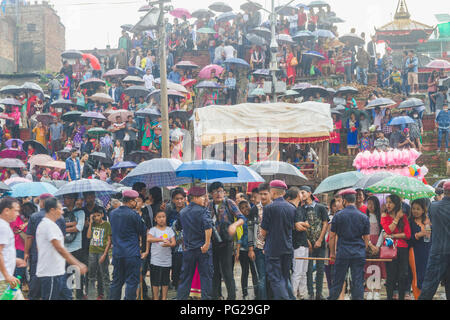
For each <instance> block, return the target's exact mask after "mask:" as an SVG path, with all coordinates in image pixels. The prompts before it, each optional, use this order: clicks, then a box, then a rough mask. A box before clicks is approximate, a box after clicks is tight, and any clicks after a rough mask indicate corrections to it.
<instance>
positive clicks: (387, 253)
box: [380, 241, 397, 260]
mask: <svg viewBox="0 0 450 320" xmlns="http://www.w3.org/2000/svg"><path fill="white" fill-rule="evenodd" d="M395 243H396V242H395V241H394V244H393V245H392V247H388V246H386V245H385V244H383V245H382V246H381V248H380V259H392V260H394V259H397V246H396V245H395Z"/></svg>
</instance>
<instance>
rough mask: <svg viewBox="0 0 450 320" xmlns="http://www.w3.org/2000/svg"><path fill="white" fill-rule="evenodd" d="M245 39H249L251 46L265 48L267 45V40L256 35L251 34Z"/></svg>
mask: <svg viewBox="0 0 450 320" xmlns="http://www.w3.org/2000/svg"><path fill="white" fill-rule="evenodd" d="M245 37H246V38H247V40H248V41H249V42H250V43H251V44H254V45H257V46H263V45H265V44H266V43H267V42H266V40H265V39H264V38H263V37H261V36H258V35H256V34H254V33H249V34H247V35H246V36H245Z"/></svg>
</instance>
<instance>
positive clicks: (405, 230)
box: [381, 214, 411, 248]
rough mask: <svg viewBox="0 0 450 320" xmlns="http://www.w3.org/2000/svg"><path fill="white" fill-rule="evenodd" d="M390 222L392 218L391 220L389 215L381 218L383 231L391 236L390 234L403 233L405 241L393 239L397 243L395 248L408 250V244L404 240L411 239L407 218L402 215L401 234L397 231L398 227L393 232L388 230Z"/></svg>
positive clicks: (392, 219)
mask: <svg viewBox="0 0 450 320" xmlns="http://www.w3.org/2000/svg"><path fill="white" fill-rule="evenodd" d="M392 221H394V218H392V217H391V216H390V215H388V214H387V215H385V216H381V226H382V227H383V229H384V231H385V232H386V233H387V234H389V235H391V234H392V233H394V234H397V233H404V234H405V236H406V239H395V241H398V242H397V247H399V248H408V243H407V242H406V240H409V239H410V238H411V227H410V226H409V221H408V218H407V217H406V214H404V215H403V231H402V232H401V231H400V230H399V229H398V226H397V227H396V228H395V230H394V232H391V229H389V226H390V225H391V224H392Z"/></svg>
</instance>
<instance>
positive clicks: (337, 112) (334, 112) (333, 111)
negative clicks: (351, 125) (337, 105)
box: [331, 109, 342, 117]
mask: <svg viewBox="0 0 450 320" xmlns="http://www.w3.org/2000/svg"><path fill="white" fill-rule="evenodd" d="M331 114H335V115H337V116H339V117H340V116H342V113H340V112H339V110H336V109H331Z"/></svg>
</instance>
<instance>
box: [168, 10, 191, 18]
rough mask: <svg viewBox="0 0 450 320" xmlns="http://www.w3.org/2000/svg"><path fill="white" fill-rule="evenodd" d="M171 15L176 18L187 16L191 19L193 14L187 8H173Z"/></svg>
mask: <svg viewBox="0 0 450 320" xmlns="http://www.w3.org/2000/svg"><path fill="white" fill-rule="evenodd" d="M169 13H170V15H172V16H174V17H176V18H180V19H181V18H183V17H186V19H191V18H192V16H191V14H190V12H189V11H188V10H187V9H183V8H176V9H173V10H172V11H170V12H169Z"/></svg>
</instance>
